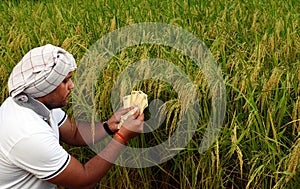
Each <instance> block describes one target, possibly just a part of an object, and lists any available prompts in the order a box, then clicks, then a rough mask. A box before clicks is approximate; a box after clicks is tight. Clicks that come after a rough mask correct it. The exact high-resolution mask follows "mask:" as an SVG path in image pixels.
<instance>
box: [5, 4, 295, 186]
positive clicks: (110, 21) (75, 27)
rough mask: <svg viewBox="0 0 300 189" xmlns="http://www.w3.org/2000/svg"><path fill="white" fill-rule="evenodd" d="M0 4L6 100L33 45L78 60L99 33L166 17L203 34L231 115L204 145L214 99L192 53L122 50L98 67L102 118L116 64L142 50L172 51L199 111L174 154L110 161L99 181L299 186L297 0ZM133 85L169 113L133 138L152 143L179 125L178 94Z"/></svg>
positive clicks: (81, 151) (169, 56) (155, 84)
mask: <svg viewBox="0 0 300 189" xmlns="http://www.w3.org/2000/svg"><path fill="white" fill-rule="evenodd" d="M0 10H1V13H0V21H1V25H0V36H1V37H0V44H1V45H0V48H1V50H0V53H1V56H0V73H1V74H0V83H1V86H0V104H1V103H2V102H3V101H4V99H5V98H6V97H7V96H8V92H7V80H8V77H9V74H10V72H11V71H12V68H13V66H14V65H15V64H16V63H17V62H18V61H20V59H21V58H22V56H23V55H24V54H25V53H26V52H27V51H29V50H30V49H31V48H34V47H36V46H39V45H44V44H46V43H51V44H54V45H58V46H61V47H63V48H65V49H66V50H68V51H69V52H71V53H73V54H74V56H75V58H76V60H77V61H78V62H79V60H80V59H81V58H82V57H83V55H84V53H85V52H86V50H87V49H88V48H89V47H90V46H91V45H92V44H93V43H95V42H96V41H97V40H98V39H99V38H101V37H102V36H104V35H105V34H107V33H109V32H111V31H113V30H115V29H118V28H121V27H123V26H126V25H129V24H132V23H139V22H149V21H150V22H165V23H168V24H173V25H177V26H180V27H182V28H184V29H185V30H187V31H189V32H191V33H193V34H194V35H195V36H197V37H198V38H199V39H201V40H202V41H203V42H205V44H206V45H207V46H208V47H209V49H210V50H211V52H212V54H213V56H214V58H215V60H216V61H217V63H218V65H219V66H220V68H221V69H222V72H223V76H224V80H225V84H226V91H227V109H226V118H225V120H224V123H223V126H222V129H221V132H220V135H219V137H218V138H217V140H216V141H215V143H214V144H213V146H211V148H210V149H209V150H208V151H206V152H205V153H204V154H199V153H198V151H197V149H198V145H199V144H200V141H199V139H201V138H202V135H203V132H204V130H205V128H206V124H207V121H208V115H209V111H210V106H211V105H210V100H211V99H210V96H209V90H208V89H207V86H206V84H205V82H204V81H203V76H202V75H201V73H199V72H197V70H196V69H195V67H194V65H193V62H192V61H190V60H189V59H188V58H187V57H185V56H183V55H181V54H180V53H179V52H176V51H175V50H173V49H170V48H168V47H164V46H147V45H141V46H138V47H132V48H129V49H126V51H123V52H121V53H120V54H118V55H116V57H115V58H114V59H113V60H111V61H110V62H109V66H107V67H106V68H105V70H104V72H105V74H102V75H100V76H99V79H100V82H99V84H98V88H97V91H99V93H98V94H99V96H98V98H99V101H98V103H97V107H98V109H99V112H100V109H101V114H100V116H101V119H106V118H108V117H109V116H111V113H112V112H111V111H112V107H111V104H110V99H109V98H110V94H111V93H110V92H111V91H110V90H111V87H112V86H113V84H114V82H115V80H116V79H117V77H118V74H119V73H121V72H122V70H124V69H125V68H126V66H128V65H130V64H131V63H132V62H134V61H137V60H139V59H141V58H146V57H148V58H151V57H152V58H156V57H159V58H162V59H164V60H168V61H170V62H172V63H175V64H177V66H179V67H180V68H181V69H182V70H183V71H184V72H185V73H187V74H188V76H189V77H190V78H191V79H192V80H193V81H194V84H195V85H196V86H197V92H198V95H199V97H201V98H200V104H201V111H200V113H201V116H200V117H201V119H200V120H199V129H198V130H197V132H196V133H195V136H194V138H193V140H192V141H191V142H190V143H189V144H188V146H187V148H186V149H185V150H182V151H181V152H180V153H179V154H178V155H176V156H175V157H174V158H172V159H171V160H169V161H168V162H166V163H163V164H161V165H158V166H155V167H150V168H141V169H131V168H123V167H120V166H114V167H113V168H112V169H111V170H110V171H109V173H108V174H107V175H106V177H105V178H103V179H102V180H101V182H100V183H99V186H98V187H99V188H291V189H292V188H297V187H299V186H300V174H299V171H300V169H299V165H300V163H299V162H300V139H299V135H300V134H299V133H300V97H299V93H300V82H299V81H300V62H299V47H300V44H299V43H300V37H299V12H300V11H299V3H298V2H297V1H293V0H290V1H267V0H262V1H259V0H253V1H242V0H228V1H196V0H185V1H175V0H174V1H159V0H153V1H143V0H132V1H129V2H126V1H120V0H117V1H104V0H98V1H81V0H80V1H59V0H53V1H20V2H18V1H4V2H1V5H0ZM136 88H138V89H142V90H143V91H145V92H146V93H147V94H148V95H149V98H150V100H151V99H154V98H160V99H162V100H163V101H164V102H165V108H166V110H167V112H168V115H167V117H168V118H169V119H167V120H166V121H165V122H164V124H163V125H162V126H161V127H160V128H159V129H158V130H157V131H155V132H153V133H151V134H145V135H142V136H141V137H140V138H138V139H137V140H134V141H132V142H131V143H129V145H137V146H138V145H144V146H153V145H156V144H158V143H159V142H160V141H162V140H165V139H166V138H168V136H169V135H170V133H172V132H173V131H174V128H176V126H177V125H176V121H177V120H178V116H179V114H180V105H178V103H176V102H177V101H178V94H176V93H174V91H173V90H172V88H171V87H170V86H169V85H168V84H167V83H164V82H161V81H154V80H148V81H143V82H141V83H140V84H139V85H138V86H136ZM103 91H105V92H103ZM176 100H177V101H176ZM67 110H68V111H71V108H70V107H68V108H67ZM65 147H66V148H67V149H68V150H69V151H70V153H72V154H73V155H74V156H76V157H77V158H79V159H80V160H81V161H82V162H85V161H87V160H88V159H89V158H90V157H92V156H93V155H94V153H93V152H92V151H91V150H90V149H89V148H74V147H71V146H67V145H65Z"/></svg>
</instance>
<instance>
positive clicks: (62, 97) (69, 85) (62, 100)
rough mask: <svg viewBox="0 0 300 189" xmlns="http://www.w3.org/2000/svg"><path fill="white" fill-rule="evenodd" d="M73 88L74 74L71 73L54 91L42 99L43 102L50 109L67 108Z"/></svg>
mask: <svg viewBox="0 0 300 189" xmlns="http://www.w3.org/2000/svg"><path fill="white" fill-rule="evenodd" d="M73 88H74V83H73V82H72V72H70V73H69V74H68V75H67V76H66V77H65V79H64V80H63V81H62V82H61V84H60V85H59V86H58V87H57V88H56V89H55V90H54V91H52V92H51V93H49V94H48V95H46V96H44V97H42V98H43V100H42V102H43V103H44V104H45V106H47V107H48V108H49V109H54V108H61V107H63V106H66V105H67V104H68V102H69V97H70V94H71V90H72V89H73Z"/></svg>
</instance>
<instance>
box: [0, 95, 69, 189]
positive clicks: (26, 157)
mask: <svg viewBox="0 0 300 189" xmlns="http://www.w3.org/2000/svg"><path fill="white" fill-rule="evenodd" d="M66 118H67V116H66V114H65V112H64V111H63V110H61V109H53V110H51V111H50V125H49V124H48V123H47V122H46V121H44V120H43V119H42V117H41V116H40V115H38V114H36V113H35V112H34V111H33V110H31V109H29V108H25V107H22V106H20V105H18V104H16V103H15V102H14V100H13V99H12V98H11V97H9V98H7V99H6V100H5V101H4V103H3V104H2V105H1V107H0V188H1V189H5V188H10V189H11V188H22V189H23V188H24V189H27V188H28V189H44V188H45V189H50V188H56V186H55V185H54V184H52V183H50V182H47V180H48V179H51V178H53V177H55V176H57V175H58V174H59V173H61V172H62V171H63V170H64V169H65V168H66V167H67V165H68V164H69V162H70V158H71V157H70V155H69V154H68V153H67V152H66V151H65V150H64V149H63V148H62V146H61V145H60V143H59V131H58V128H59V126H60V125H62V124H63V123H64V121H65V120H66Z"/></svg>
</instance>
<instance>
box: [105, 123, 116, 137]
mask: <svg viewBox="0 0 300 189" xmlns="http://www.w3.org/2000/svg"><path fill="white" fill-rule="evenodd" d="M103 127H104V129H105V131H106V132H107V134H109V135H114V134H115V132H113V131H112V130H110V128H109V126H108V124H107V122H106V121H104V122H103Z"/></svg>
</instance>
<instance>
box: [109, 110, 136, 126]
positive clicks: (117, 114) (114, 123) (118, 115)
mask: <svg viewBox="0 0 300 189" xmlns="http://www.w3.org/2000/svg"><path fill="white" fill-rule="evenodd" d="M133 108H134V107H129V108H125V109H124V108H120V109H119V110H118V111H116V112H115V113H114V114H113V115H112V116H111V118H109V119H108V120H107V124H108V126H109V129H110V130H111V131H112V132H116V131H118V124H119V123H120V120H121V116H122V115H125V114H126V113H127V112H129V111H130V110H132V109H133Z"/></svg>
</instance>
